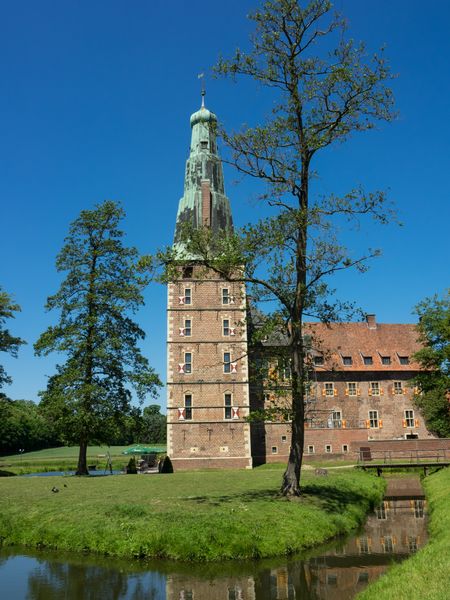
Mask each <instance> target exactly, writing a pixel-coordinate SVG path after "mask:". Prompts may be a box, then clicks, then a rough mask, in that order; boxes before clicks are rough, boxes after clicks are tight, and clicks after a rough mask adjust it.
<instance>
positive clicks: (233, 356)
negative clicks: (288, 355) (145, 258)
mask: <svg viewBox="0 0 450 600" xmlns="http://www.w3.org/2000/svg"><path fill="white" fill-rule="evenodd" d="M216 123H217V118H216V116H215V115H214V114H213V113H212V112H210V111H209V110H207V109H206V108H205V106H204V102H203V101H202V107H201V108H200V110H199V111H197V112H195V113H194V114H193V115H192V116H191V128H192V136H191V148H190V155H189V159H188V160H187V163H186V172H185V173H186V174H185V183H184V195H183V197H182V198H181V200H180V203H179V208H178V215H177V224H176V231H175V248H176V249H177V251H178V253H179V256H180V257H182V260H180V267H179V269H180V271H179V278H177V281H174V282H173V283H170V284H169V286H168V308H167V314H168V320H167V323H168V349H167V355H168V367H167V427H168V430H167V433H168V435H167V447H168V448H167V452H168V454H169V456H170V457H171V459H172V461H173V464H174V467H175V468H176V469H177V468H178V469H182V468H191V469H192V468H205V467H227V468H230V467H234V468H245V467H248V468H250V467H251V466H252V457H251V448H250V425H249V423H247V421H246V420H245V417H246V416H248V414H249V386H248V364H247V332H246V328H245V326H243V323H245V315H246V297H245V288H244V287H243V286H242V285H241V284H238V283H229V282H227V281H224V280H221V279H220V278H219V277H218V276H217V275H216V274H214V273H212V272H210V271H207V270H206V269H205V268H204V266H202V265H201V264H199V263H198V261H195V257H192V256H188V254H187V252H186V251H185V249H184V248H183V244H182V239H181V237H182V235H181V228H182V227H183V224H184V223H190V224H191V225H193V226H194V227H200V226H207V227H211V229H212V231H213V232H217V231H219V230H230V229H231V228H232V226H233V225H232V217H231V209H230V203H229V200H228V198H227V197H226V195H225V189H224V179H223V171H222V164H221V161H220V158H219V156H218V154H217V145H216V134H215V125H216Z"/></svg>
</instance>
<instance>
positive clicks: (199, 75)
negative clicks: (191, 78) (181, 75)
mask: <svg viewBox="0 0 450 600" xmlns="http://www.w3.org/2000/svg"><path fill="white" fill-rule="evenodd" d="M198 78H199V79H201V80H202V92H201V94H202V108H205V96H206V90H205V74H204V73H199V74H198Z"/></svg>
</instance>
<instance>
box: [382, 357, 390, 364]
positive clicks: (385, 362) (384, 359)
mask: <svg viewBox="0 0 450 600" xmlns="http://www.w3.org/2000/svg"><path fill="white" fill-rule="evenodd" d="M381 364H382V365H390V364H391V357H390V356H382V357H381Z"/></svg>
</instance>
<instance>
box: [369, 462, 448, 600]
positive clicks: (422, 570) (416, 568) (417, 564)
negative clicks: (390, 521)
mask: <svg viewBox="0 0 450 600" xmlns="http://www.w3.org/2000/svg"><path fill="white" fill-rule="evenodd" d="M422 483H423V485H424V487H425V492H426V495H427V499H428V507H429V511H430V525H429V532H430V540H429V542H428V544H427V545H426V546H424V547H423V548H422V549H421V550H420V551H419V552H417V554H415V555H414V556H412V557H411V558H409V559H408V560H405V561H404V562H402V563H401V564H399V565H396V566H393V567H391V568H390V569H389V571H388V572H387V573H386V574H385V575H382V576H381V577H380V579H378V580H377V581H375V582H374V583H373V584H372V585H370V586H369V587H368V588H367V589H366V590H365V591H364V592H362V593H361V594H360V595H359V596H358V600H392V598H395V600H419V599H420V600H445V599H446V598H450V468H446V469H443V470H442V471H439V472H438V473H435V474H433V475H431V476H429V477H426V478H425V479H424V480H423V482H422Z"/></svg>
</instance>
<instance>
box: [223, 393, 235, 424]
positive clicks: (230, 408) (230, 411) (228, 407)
mask: <svg viewBox="0 0 450 600" xmlns="http://www.w3.org/2000/svg"><path fill="white" fill-rule="evenodd" d="M227 396H229V397H230V404H227ZM223 406H224V410H223V418H224V419H226V420H227V421H230V420H231V419H232V418H233V394H232V392H224V394H223ZM227 414H228V415H229V416H227Z"/></svg>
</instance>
